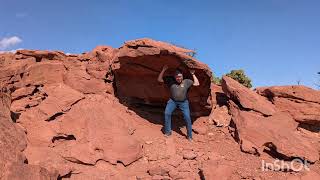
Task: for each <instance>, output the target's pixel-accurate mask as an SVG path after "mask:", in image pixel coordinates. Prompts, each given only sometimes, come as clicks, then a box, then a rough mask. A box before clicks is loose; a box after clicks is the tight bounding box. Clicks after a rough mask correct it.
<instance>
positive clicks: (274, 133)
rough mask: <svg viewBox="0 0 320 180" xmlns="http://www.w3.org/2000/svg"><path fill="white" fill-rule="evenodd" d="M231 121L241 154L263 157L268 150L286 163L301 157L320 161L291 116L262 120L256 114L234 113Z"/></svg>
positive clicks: (261, 117)
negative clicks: (285, 160) (233, 124)
mask: <svg viewBox="0 0 320 180" xmlns="http://www.w3.org/2000/svg"><path fill="white" fill-rule="evenodd" d="M231 112H232V120H233V122H234V123H235V126H236V132H235V133H236V134H235V137H236V138H238V139H239V143H240V145H241V148H242V151H244V152H248V153H251V154H257V155H260V154H262V153H263V152H264V151H265V150H267V151H268V152H270V153H274V154H276V156H278V157H281V158H283V159H287V160H290V159H291V158H294V157H300V158H302V159H306V160H308V161H310V162H315V161H317V160H319V153H318V151H317V149H316V148H315V147H314V146H313V145H312V144H311V143H309V142H308V139H306V138H304V137H303V136H301V135H300V134H299V133H298V132H297V131H296V128H297V126H298V123H295V122H294V120H293V119H292V117H291V116H290V114H288V113H285V112H279V113H275V114H274V115H273V116H270V117H263V116H261V115H259V114H257V113H253V112H246V111H240V110H239V109H237V108H234V107H233V109H232V111H231Z"/></svg>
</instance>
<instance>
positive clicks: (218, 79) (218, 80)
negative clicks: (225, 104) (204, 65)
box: [211, 73, 221, 85]
mask: <svg viewBox="0 0 320 180" xmlns="http://www.w3.org/2000/svg"><path fill="white" fill-rule="evenodd" d="M211 82H213V83H214V84H217V85H221V78H219V77H217V76H215V75H214V73H212V79H211Z"/></svg>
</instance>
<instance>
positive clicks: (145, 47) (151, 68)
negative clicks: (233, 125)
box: [113, 39, 212, 115]
mask: <svg viewBox="0 0 320 180" xmlns="http://www.w3.org/2000/svg"><path fill="white" fill-rule="evenodd" d="M189 52H192V51H191V50H187V49H184V48H179V47H176V46H173V45H171V44H168V43H164V42H159V41H154V40H151V39H138V40H134V41H128V42H126V43H125V44H124V45H123V46H122V47H121V48H119V55H118V61H119V66H118V67H116V68H114V69H113V70H114V72H115V85H116V94H117V96H118V97H119V98H120V99H125V100H126V101H130V103H139V104H147V105H154V106H162V107H163V106H165V104H166V102H167V100H168V99H169V96H170V94H169V90H168V89H167V87H166V86H165V85H164V84H163V83H159V82H158V81H157V77H158V75H159V73H160V71H161V70H162V67H163V66H164V65H168V66H169V69H168V70H167V71H166V73H165V76H166V75H173V73H174V71H175V69H176V68H180V69H181V70H182V72H183V74H184V77H185V78H192V77H191V74H190V73H189V69H194V70H195V74H196V75H197V77H198V79H199V82H200V86H197V87H191V89H190V92H189V101H190V108H191V112H192V114H193V115H201V114H202V115H208V114H209V113H210V110H211V105H210V102H209V101H210V84H211V76H212V75H211V71H210V69H209V67H208V66H207V65H206V64H203V63H201V62H199V61H198V60H196V59H195V58H193V57H191V56H189V55H188V54H187V53H189Z"/></svg>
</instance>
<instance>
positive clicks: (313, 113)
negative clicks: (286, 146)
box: [256, 86, 320, 125]
mask: <svg viewBox="0 0 320 180" xmlns="http://www.w3.org/2000/svg"><path fill="white" fill-rule="evenodd" d="M256 91H257V93H259V94H261V95H263V96H265V97H267V98H268V99H270V100H271V101H272V102H273V104H274V105H275V106H276V108H277V109H278V110H279V111H283V112H289V113H290V114H291V116H292V117H293V118H294V120H296V121H297V122H300V123H305V124H311V125H319V124H320V111H319V109H320V91H317V90H314V89H311V88H308V87H305V86H272V87H262V88H257V89H256Z"/></svg>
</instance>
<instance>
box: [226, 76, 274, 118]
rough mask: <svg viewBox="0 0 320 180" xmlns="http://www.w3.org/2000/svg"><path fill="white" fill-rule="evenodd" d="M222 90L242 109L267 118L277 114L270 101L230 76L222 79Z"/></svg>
mask: <svg viewBox="0 0 320 180" xmlns="http://www.w3.org/2000/svg"><path fill="white" fill-rule="evenodd" d="M222 89H223V91H224V92H225V93H226V94H227V96H228V97H229V98H230V99H232V100H233V101H234V102H235V103H237V104H238V105H239V106H241V108H244V109H249V110H253V111H256V112H259V113H262V114H263V115H266V116H270V115H273V114H274V113H275V107H274V105H273V104H272V103H271V102H270V101H268V100H266V99H265V98H264V97H262V96H260V95H259V94H257V93H255V92H254V91H252V90H250V89H248V88H246V87H244V86H242V85H241V84H239V83H238V82H237V81H235V80H233V79H232V78H230V77H228V76H223V77H222Z"/></svg>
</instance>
